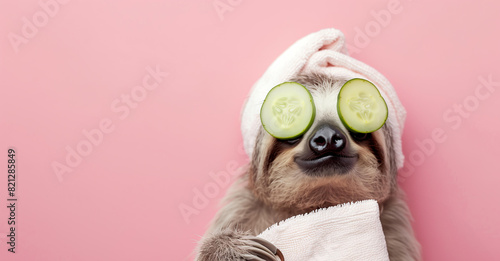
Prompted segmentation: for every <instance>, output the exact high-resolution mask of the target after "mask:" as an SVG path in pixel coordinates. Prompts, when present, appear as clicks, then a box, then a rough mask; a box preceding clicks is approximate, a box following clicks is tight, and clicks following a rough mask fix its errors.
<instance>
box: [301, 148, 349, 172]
mask: <svg viewBox="0 0 500 261" xmlns="http://www.w3.org/2000/svg"><path fill="white" fill-rule="evenodd" d="M357 160H358V155H357V154H356V155H344V154H335V153H328V154H323V155H321V156H319V157H314V158H304V157H302V156H298V157H295V163H297V165H299V167H300V168H301V169H302V170H303V171H304V172H305V174H307V175H309V176H331V175H335V174H345V173H347V172H348V171H349V170H350V169H351V168H352V167H353V166H354V164H356V161H357Z"/></svg>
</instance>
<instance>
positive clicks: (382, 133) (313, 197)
mask: <svg viewBox="0 0 500 261" xmlns="http://www.w3.org/2000/svg"><path fill="white" fill-rule="evenodd" d="M347 80H348V79H332V78H330V77H329V76H326V75H321V74H311V75H303V74H302V75H299V76H296V77H294V78H293V79H290V81H293V82H297V83H300V84H302V85H303V86H305V87H306V88H307V89H308V90H309V91H310V93H311V95H312V96H313V99H314V102H315V106H316V117H315V119H314V122H313V124H312V125H311V127H310V128H309V130H307V131H306V132H305V133H304V134H303V135H302V136H300V137H298V138H295V139H292V140H280V139H276V138H274V137H273V136H271V135H270V134H268V133H267V132H266V131H265V130H264V128H262V126H261V128H260V130H259V133H258V135H257V141H256V143H255V147H254V153H253V155H252V158H251V159H250V162H249V164H248V165H247V166H245V171H244V173H243V174H242V176H241V177H239V179H238V180H236V181H235V183H234V184H233V185H232V187H231V188H230V189H229V191H228V192H227V195H226V196H225V198H224V201H223V202H224V205H223V207H222V208H221V209H220V210H219V212H218V213H217V214H216V217H215V218H214V220H213V221H212V222H211V225H210V227H209V229H208V230H207V232H206V234H205V235H204V236H203V237H202V239H201V240H200V242H199V244H198V247H197V257H196V260H203V261H205V260H208V261H212V260H217V261H218V260H280V258H278V257H277V256H276V255H275V254H276V252H277V249H276V247H274V245H273V244H271V243H270V242H267V241H265V240H263V239H261V238H258V237H256V235H258V234H260V233H261V232H262V231H264V230H265V229H266V228H268V227H269V226H271V225H273V224H275V223H277V222H279V221H282V220H285V219H287V218H289V217H292V216H295V215H299V214H304V213H308V212H311V211H313V210H315V209H319V208H325V207H329V206H335V205H338V204H342V203H346V202H353V201H359V200H365V199H375V200H377V202H378V204H379V207H380V220H381V223H382V228H383V232H384V235H385V239H386V243H387V250H388V253H389V258H390V260H420V245H419V243H418V241H417V240H416V238H415V236H414V233H413V230H412V227H411V214H410V211H409V208H408V206H407V204H406V202H405V198H404V197H405V196H404V193H403V191H402V190H401V189H400V188H399V186H398V183H397V167H396V162H395V152H394V150H393V146H392V136H391V135H392V132H391V129H390V128H388V127H386V125H384V126H382V128H380V129H379V130H377V131H375V132H372V133H367V134H360V133H353V132H350V131H349V130H348V129H346V128H345V127H344V126H343V124H342V122H341V120H340V118H339V116H338V113H337V104H336V102H337V95H338V93H339V91H340V88H341V87H342V85H343V84H344V83H345V82H346V81H347Z"/></svg>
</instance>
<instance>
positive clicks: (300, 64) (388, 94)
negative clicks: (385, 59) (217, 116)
mask: <svg viewBox="0 0 500 261" xmlns="http://www.w3.org/2000/svg"><path fill="white" fill-rule="evenodd" d="M313 72H316V73H323V74H326V75H329V76H332V77H334V78H337V79H344V80H349V79H352V78H363V79H366V80H369V81H371V82H372V83H374V84H375V86H377V87H378V89H379V90H380V93H381V94H382V97H383V98H384V99H385V101H386V103H387V106H388V109H389V116H388V119H387V121H386V123H385V124H386V125H388V126H389V128H391V129H392V132H393V141H392V143H393V144H394V150H395V152H396V153H395V154H396V163H397V166H398V168H401V167H402V166H403V162H404V156H403V151H402V147H401V135H402V132H403V125H404V121H405V117H406V111H405V109H404V108H403V106H402V105H401V103H400V101H399V99H398V96H397V94H396V92H395V91H394V88H393V87H392V85H391V84H390V83H389V81H388V80H387V79H386V78H385V77H384V76H383V75H382V74H380V73H379V72H377V71H376V70H375V69H373V68H372V67H370V66H368V65H366V64H364V63H362V62H360V61H358V60H356V59H354V58H352V57H350V56H349V54H348V53H347V48H346V46H345V39H344V35H343V34H342V32H341V31H339V30H336V29H333V28H332V29H324V30H321V31H318V32H316V33H312V34H310V35H308V36H306V37H304V38H302V39H300V40H299V41H297V42H296V43H294V44H293V45H292V46H290V47H289V48H288V49H287V50H286V51H285V52H284V53H283V54H281V56H279V57H278V59H276V60H275V61H274V62H273V63H272V64H271V66H270V67H269V68H268V69H267V71H266V72H265V73H264V75H263V76H262V78H260V79H259V80H258V81H257V82H256V83H255V85H254V86H253V87H252V90H251V91H250V96H249V97H248V99H247V102H246V103H245V105H244V107H243V110H242V115H241V121H242V122H241V130H242V134H243V142H244V146H245V151H246V153H247V155H248V156H249V157H252V152H253V149H254V146H255V139H256V137H257V133H258V131H259V128H260V126H261V122H260V117H259V114H260V107H261V106H262V103H263V101H264V99H265V97H266V95H267V93H268V92H269V91H270V90H271V89H272V88H273V87H274V86H276V85H278V84H280V83H282V82H285V81H289V80H290V79H291V78H292V77H294V76H296V75H298V74H300V73H313Z"/></svg>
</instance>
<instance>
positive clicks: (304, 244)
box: [259, 200, 389, 261]
mask: <svg viewBox="0 0 500 261" xmlns="http://www.w3.org/2000/svg"><path fill="white" fill-rule="evenodd" d="M259 237H261V238H263V239H266V240H268V241H269V242H271V243H273V244H274V245H275V246H276V247H278V248H279V249H280V250H281V252H282V253H283V255H284V257H285V260H286V261H305V260H308V261H326V260H363V261H365V260H389V256H388V253H387V246H386V242H385V237H384V232H383V230H382V225H381V223H380V215H379V207H378V204H377V202H376V201H375V200H364V201H358V202H354V203H346V204H343V205H338V206H334V207H329V208H323V209H319V210H315V211H313V212H311V213H308V214H304V215H299V216H294V217H291V218H289V219H287V220H284V221H281V222H279V223H277V224H274V225H273V226H271V227H269V228H268V229H266V230H265V231H264V232H262V233H261V234H260V235H259Z"/></svg>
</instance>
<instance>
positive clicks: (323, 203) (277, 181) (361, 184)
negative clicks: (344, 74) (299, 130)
mask: <svg viewBox="0 0 500 261" xmlns="http://www.w3.org/2000/svg"><path fill="white" fill-rule="evenodd" d="M347 80H348V79H332V78H329V77H327V76H324V75H318V74H314V75H300V76H298V77H296V78H294V79H291V81H294V82H298V83H300V84H302V85H304V86H305V87H306V88H307V89H308V90H309V91H310V92H311V95H312V96H313V99H314V102H315V106H316V117H315V119H314V122H313V124H312V126H311V127H310V128H309V129H308V131H307V132H305V133H304V134H303V135H302V136H300V137H298V138H296V139H293V140H279V139H276V138H274V137H272V136H271V135H269V134H268V133H267V132H266V131H265V130H264V129H263V128H261V129H260V131H259V133H258V135H257V140H256V145H255V148H254V153H253V155H252V161H251V165H250V171H249V178H250V187H251V188H252V190H253V191H254V193H255V194H256V195H257V197H258V198H259V199H260V200H262V201H263V202H265V203H266V204H268V205H270V206H272V207H273V208H276V209H281V210H283V211H287V212H292V213H305V212H309V211H311V210H314V209H317V208H321V207H328V206H332V205H337V204H340V203H345V202H350V201H357V200H363V199H376V200H378V201H379V202H382V201H384V200H385V199H386V198H387V197H388V196H389V194H390V192H391V190H392V189H393V188H394V187H395V184H396V172H397V168H396V163H395V162H394V150H393V149H392V144H391V140H392V137H391V130H390V129H389V128H387V127H386V126H385V125H384V126H383V127H382V128H380V129H379V130H377V131H375V132H373V133H368V134H359V133H353V132H350V131H349V130H348V129H346V128H345V127H344V125H343V124H342V122H341V120H340V118H339V116H338V113H337V96H338V93H339V91H340V88H341V87H342V85H343V84H344V83H345V82H346V81H347Z"/></svg>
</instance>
